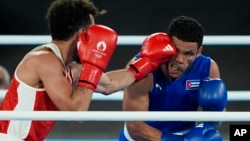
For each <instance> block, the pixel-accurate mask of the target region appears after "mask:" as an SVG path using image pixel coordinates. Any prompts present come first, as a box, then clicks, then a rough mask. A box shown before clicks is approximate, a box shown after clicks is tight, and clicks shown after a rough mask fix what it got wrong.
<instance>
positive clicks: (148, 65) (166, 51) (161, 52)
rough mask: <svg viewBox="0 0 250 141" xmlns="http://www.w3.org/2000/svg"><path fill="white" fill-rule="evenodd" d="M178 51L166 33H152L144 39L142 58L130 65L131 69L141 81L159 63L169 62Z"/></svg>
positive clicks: (137, 79)
mask: <svg viewBox="0 0 250 141" xmlns="http://www.w3.org/2000/svg"><path fill="white" fill-rule="evenodd" d="M176 53H177V52H176V48H175V46H174V45H173V43H172V42H171V41H170V38H169V36H168V35H167V34H166V33H162V32H159V33H154V34H151V35H149V36H148V37H147V38H146V39H145V40H144V41H143V43H142V48H141V52H140V58H138V59H137V60H136V61H135V62H133V63H131V64H130V65H129V70H130V71H131V72H132V73H133V74H134V75H135V78H136V81H139V80H141V79H142V78H144V77H145V76H146V75H147V74H148V73H150V72H153V71H154V70H156V69H157V68H158V67H159V65H161V64H164V63H166V62H168V61H169V59H170V58H171V57H172V56H174V55H176Z"/></svg>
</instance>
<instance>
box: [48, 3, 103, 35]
mask: <svg viewBox="0 0 250 141" xmlns="http://www.w3.org/2000/svg"><path fill="white" fill-rule="evenodd" d="M104 13H106V10H99V9H98V8H97V7H96V6H95V5H94V3H93V2H91V1H90V0H55V1H54V2H52V4H51V5H50V7H49V8H48V10H47V13H46V15H45V18H46V19H47V21H48V27H49V30H50V33H51V36H52V39H53V40H68V39H69V38H70V37H71V36H73V35H74V33H75V32H76V31H77V30H79V29H80V28H84V29H86V28H88V27H89V26H90V24H91V19H90V17H89V15H90V14H91V15H93V16H99V15H102V14H104Z"/></svg>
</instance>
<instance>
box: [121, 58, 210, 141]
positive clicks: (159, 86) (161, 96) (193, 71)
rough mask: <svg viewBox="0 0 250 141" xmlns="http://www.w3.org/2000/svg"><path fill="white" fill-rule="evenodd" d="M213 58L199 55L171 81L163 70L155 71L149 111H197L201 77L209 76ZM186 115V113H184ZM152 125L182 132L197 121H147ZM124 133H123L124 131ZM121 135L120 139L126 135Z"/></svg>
mask: <svg viewBox="0 0 250 141" xmlns="http://www.w3.org/2000/svg"><path fill="white" fill-rule="evenodd" d="M210 64H211V58H210V57H206V56H204V55H200V56H198V57H197V58H196V59H195V60H194V62H193V64H192V66H191V67H190V68H189V69H188V70H187V71H186V72H185V73H184V74H183V75H182V76H181V77H180V78H178V79H176V80H174V81H169V80H168V79H167V78H166V77H165V76H164V75H163V73H162V72H161V69H159V70H158V71H155V72H154V73H153V75H154V86H153V89H152V92H151V93H150V95H149V97H150V103H149V111H196V110H197V109H198V102H197V95H198V87H199V83H200V79H202V78H205V77H208V76H209V72H210ZM183 116H185V115H183ZM146 123H147V124H149V125H150V126H152V127H155V128H157V129H159V130H161V131H164V132H170V133H173V132H180V131H183V130H186V129H190V128H191V127H193V126H195V122H181V121H176V122H173V121H147V122H146ZM122 132H123V131H122ZM122 134H123V133H122ZM122 134H121V136H120V140H124V138H123V139H121V138H122V137H124V135H122Z"/></svg>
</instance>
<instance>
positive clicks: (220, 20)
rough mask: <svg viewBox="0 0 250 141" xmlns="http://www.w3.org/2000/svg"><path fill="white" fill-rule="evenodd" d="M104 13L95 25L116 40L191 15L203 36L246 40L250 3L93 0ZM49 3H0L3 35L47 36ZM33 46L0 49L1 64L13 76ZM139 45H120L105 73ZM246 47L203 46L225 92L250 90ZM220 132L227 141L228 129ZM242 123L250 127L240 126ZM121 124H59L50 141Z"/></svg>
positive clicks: (113, 134)
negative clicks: (215, 65) (111, 31)
mask: <svg viewBox="0 0 250 141" xmlns="http://www.w3.org/2000/svg"><path fill="white" fill-rule="evenodd" d="M93 1H94V3H95V4H96V6H97V7H98V8H99V9H106V10H107V11H108V13H107V14H105V15H103V16H101V17H97V19H96V23H97V24H104V25H107V26H110V27H112V28H113V29H115V30H116V31H117V33H118V34H119V35H149V34H151V33H154V32H160V31H162V32H165V31H167V27H168V24H169V22H170V20H171V19H173V18H174V17H176V16H180V15H186V16H191V17H194V18H195V19H197V20H198V21H200V22H201V23H202V24H203V26H204V28H205V35H250V23H249V22H250V8H249V6H250V1H248V0H241V1H228V0H220V1H211V0H202V1H201V0H189V1H187V0H176V1H167V0H93ZM51 2H52V0H8V1H0V19H1V21H0V34H1V35H49V32H48V29H47V23H46V21H45V13H46V10H47V8H48V6H49V5H50V3H51ZM34 46H35V45H32V46H31V45H15V46H13V45H0V65H3V66H5V67H6V68H7V69H8V70H9V72H10V73H11V75H13V73H14V69H15V67H16V66H17V64H18V62H19V61H20V59H22V57H23V56H24V55H25V54H26V53H27V52H28V51H29V50H30V49H32V48H33V47H34ZM139 49H140V46H137V45H135V46H124V45H119V46H118V48H117V49H116V50H115V53H114V55H113V56H112V58H111V62H110V63H109V66H108V68H107V71H108V70H115V69H119V68H123V67H124V66H125V64H126V63H127V61H128V60H129V59H130V58H131V57H132V56H133V55H134V54H135V53H136V52H137V51H139ZM249 53H250V45H227V46H222V45H218V46H215V45H213V46H211V45H205V46H204V49H203V54H205V55H209V56H211V57H212V58H213V59H214V60H216V61H217V63H218V65H219V66H220V71H221V77H222V78H223V79H224V81H225V82H226V84H227V86H228V89H229V90H250V80H249V79H250V64H249V61H250V59H249ZM249 109H250V104H249V102H248V101H245V102H243V101H241V102H239V101H237V102H229V103H228V106H227V110H228V111H249ZM90 110H92V111H120V110H122V102H121V101H108V102H107V101H93V102H92V104H91V106H90ZM230 124H238V123H228V122H225V123H223V124H222V126H221V127H220V130H221V131H222V132H223V134H224V136H225V139H227V138H229V136H228V133H229V125H230ZM240 124H250V122H249V123H242V122H240ZM122 127H123V122H101V121H96V122H84V123H83V124H78V123H75V122H58V123H57V125H56V127H55V128H54V129H53V131H52V132H51V134H50V136H49V138H51V139H52V138H89V139H91V138H99V139H105V138H117V136H118V135H119V131H120V129H121V128H122Z"/></svg>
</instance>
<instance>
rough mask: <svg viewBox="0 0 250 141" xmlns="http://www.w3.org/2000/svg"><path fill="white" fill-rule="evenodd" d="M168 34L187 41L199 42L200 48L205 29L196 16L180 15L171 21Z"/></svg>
mask: <svg viewBox="0 0 250 141" xmlns="http://www.w3.org/2000/svg"><path fill="white" fill-rule="evenodd" d="M168 35H169V36H171V37H172V36H175V37H177V38H178V39H180V40H182V41H185V42H197V44H198V48H199V47H200V46H201V45H202V42H203V36H204V29H203V26H202V25H201V24H200V23H199V22H198V21H197V20H195V19H194V18H191V17H187V16H179V17H177V18H174V19H173V20H172V21H171V22H170V24H169V27H168Z"/></svg>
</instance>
